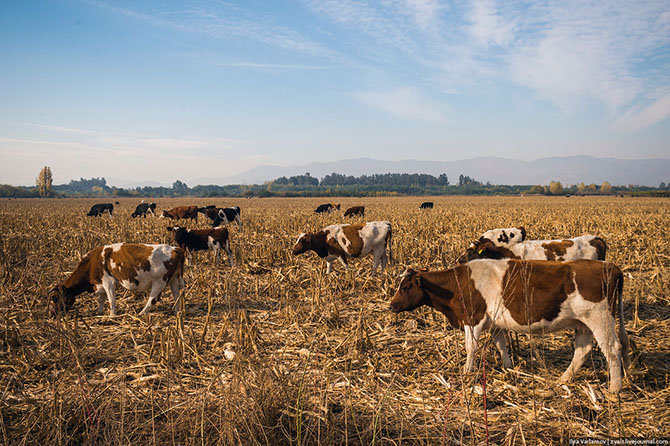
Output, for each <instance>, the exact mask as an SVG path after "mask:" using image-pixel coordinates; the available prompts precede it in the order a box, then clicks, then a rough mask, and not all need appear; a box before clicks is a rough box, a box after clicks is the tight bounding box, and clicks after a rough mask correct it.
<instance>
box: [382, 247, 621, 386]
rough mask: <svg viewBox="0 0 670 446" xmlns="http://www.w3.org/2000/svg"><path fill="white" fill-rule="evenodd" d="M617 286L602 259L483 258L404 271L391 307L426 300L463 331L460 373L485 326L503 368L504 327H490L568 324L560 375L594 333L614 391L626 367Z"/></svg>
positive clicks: (578, 359)
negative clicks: (567, 354)
mask: <svg viewBox="0 0 670 446" xmlns="http://www.w3.org/2000/svg"><path fill="white" fill-rule="evenodd" d="M622 289H623V274H622V273H621V270H620V269H619V268H618V267H617V266H615V265H613V264H611V263H608V262H600V261H594V260H575V261H572V262H546V261H538V260H489V259H484V260H475V261H472V262H469V263H467V264H465V265H458V266H456V267H454V268H451V269H448V270H446V271H431V272H427V271H425V272H424V271H421V272H415V271H414V270H412V269H408V270H406V271H405V272H404V273H403V276H402V280H401V282H400V287H399V288H398V291H397V292H396V294H395V296H394V297H393V300H392V301H391V310H392V311H393V312H395V313H398V312H401V311H410V310H413V309H415V308H418V307H420V306H422V305H428V306H430V307H433V308H435V309H436V310H438V311H440V312H442V313H443V314H444V315H445V316H446V317H447V319H449V322H450V323H451V324H452V325H453V326H454V327H456V328H460V329H463V330H464V331H465V349H466V352H467V357H466V362H465V371H466V372H469V371H472V370H473V366H474V361H475V357H474V355H475V352H476V350H477V349H478V339H479V336H480V334H481V333H482V331H483V330H485V329H491V331H492V339H493V342H494V343H495V345H496V347H497V348H498V350H499V351H500V354H501V356H502V361H503V365H504V367H511V365H512V363H511V361H510V358H509V355H508V353H507V345H506V343H505V336H504V333H503V331H502V330H496V329H507V330H513V331H517V332H524V333H529V332H530V333H534V334H543V333H550V332H554V331H558V330H564V329H568V328H572V329H574V330H575V353H574V356H573V358H572V362H571V363H570V365H569V367H568V369H567V370H566V371H565V373H563V375H562V376H561V381H569V380H570V379H571V378H572V377H573V376H574V375H575V373H576V372H577V371H578V370H579V368H580V367H581V365H582V364H583V362H584V359H585V358H586V356H587V355H588V353H589V352H590V351H591V343H592V339H593V337H595V339H596V342H597V343H598V345H599V346H600V349H601V350H602V352H603V354H604V355H605V358H606V359H607V362H608V364H609V376H610V390H611V391H612V392H617V391H619V389H620V388H621V375H622V370H621V361H622V358H623V361H624V365H625V366H628V364H629V358H628V352H629V348H630V347H629V343H628V334H627V333H626V329H625V327H624V319H623V302H622ZM616 312H618V313H619V333H618V336H617V333H616V329H615V326H616V322H615V316H613V315H614V314H615V313H616ZM622 348H623V351H622Z"/></svg>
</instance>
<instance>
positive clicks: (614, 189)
mask: <svg viewBox="0 0 670 446" xmlns="http://www.w3.org/2000/svg"><path fill="white" fill-rule="evenodd" d="M52 183H53V175H52V172H51V169H50V168H49V167H48V166H44V168H43V169H42V170H41V171H40V173H39V175H38V176H37V178H36V181H35V186H34V187H23V186H19V187H16V186H11V185H7V184H3V185H0V197H14V198H36V197H181V196H196V197H331V196H343V197H347V196H348V197H362V196H389V195H520V194H531V195H532V194H536V195H611V194H629V195H636V196H638V195H655V196H670V184H668V185H666V183H665V182H662V183H661V184H660V185H659V187H657V188H654V187H648V186H639V185H632V184H630V185H628V186H612V185H611V184H610V183H609V182H607V181H604V182H603V183H601V184H599V185H597V184H594V183H591V184H588V185H587V184H585V183H583V182H582V183H579V184H575V185H568V186H563V185H562V184H561V182H560V181H551V182H550V183H549V184H548V185H499V184H495V185H494V184H490V183H488V182H487V183H482V182H481V181H477V180H475V179H474V178H471V177H469V176H467V175H462V174H461V175H459V177H458V181H457V183H456V184H451V183H450V182H449V178H448V177H447V175H446V174H444V173H443V174H440V175H438V176H434V175H429V174H408V173H385V174H373V175H361V176H353V175H343V174H339V173H331V174H329V175H326V176H324V177H323V178H321V179H318V178H316V177H313V176H311V174H310V173H309V172H306V173H305V174H304V175H295V176H290V177H285V176H282V177H279V178H277V179H275V180H273V181H267V182H265V183H264V184H252V185H242V184H233V185H226V186H218V185H197V186H194V187H189V186H188V185H187V184H186V183H184V182H182V181H181V180H177V181H175V182H174V183H173V184H172V187H165V186H158V187H155V186H144V187H136V188H117V187H110V186H109V185H107V181H106V180H105V178H91V179H85V178H80V179H79V180H70V182H69V183H67V184H60V185H53V184H52Z"/></svg>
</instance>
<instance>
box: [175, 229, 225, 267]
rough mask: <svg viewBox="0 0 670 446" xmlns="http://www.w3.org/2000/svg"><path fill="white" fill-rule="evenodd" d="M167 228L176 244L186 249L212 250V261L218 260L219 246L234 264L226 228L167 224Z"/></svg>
mask: <svg viewBox="0 0 670 446" xmlns="http://www.w3.org/2000/svg"><path fill="white" fill-rule="evenodd" d="M167 230H168V231H169V232H172V235H174V239H175V242H177V245H178V246H179V247H180V248H182V249H184V250H186V251H188V252H192V251H214V263H216V262H218V261H219V252H220V250H221V248H223V249H224V250H225V251H226V254H228V259H229V260H230V266H235V260H234V259H233V253H232V252H231V251H230V239H229V237H228V229H227V228H221V227H217V228H211V229H186V228H182V227H179V226H168V227H167Z"/></svg>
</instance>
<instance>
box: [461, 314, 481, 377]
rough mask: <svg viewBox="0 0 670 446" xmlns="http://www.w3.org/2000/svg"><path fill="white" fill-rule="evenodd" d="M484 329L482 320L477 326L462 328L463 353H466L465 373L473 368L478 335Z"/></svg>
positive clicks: (477, 346)
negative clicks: (463, 339) (463, 335)
mask: <svg viewBox="0 0 670 446" xmlns="http://www.w3.org/2000/svg"><path fill="white" fill-rule="evenodd" d="M483 329H484V321H483V320H482V321H481V322H480V323H479V324H477V325H474V326H472V325H466V326H465V327H464V331H465V352H466V354H467V355H466V358H465V367H464V370H465V371H466V372H471V371H472V370H473V369H474V366H475V353H476V352H477V350H478V348H479V343H478V341H479V335H481V334H482V330H483Z"/></svg>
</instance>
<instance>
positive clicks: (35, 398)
mask: <svg viewBox="0 0 670 446" xmlns="http://www.w3.org/2000/svg"><path fill="white" fill-rule="evenodd" d="M422 200H423V199H422V198H361V199H341V200H331V201H333V202H338V201H339V202H341V203H342V205H343V208H346V207H347V206H350V205H357V204H363V205H365V206H366V210H367V215H366V219H367V220H389V221H391V223H392V224H393V256H394V262H393V263H392V264H391V265H390V270H389V271H388V272H387V273H385V274H381V275H377V276H373V275H371V274H370V266H371V263H372V259H371V257H368V258H366V259H363V260H354V261H353V262H352V266H353V268H352V270H351V271H350V272H349V273H346V272H345V271H344V270H343V269H342V267H341V265H339V264H334V272H333V274H331V275H330V276H326V275H325V274H324V273H325V262H323V261H322V260H321V259H319V258H318V257H316V255H315V254H314V253H309V254H306V255H303V256H300V257H297V258H294V257H293V256H292V255H291V247H292V245H293V243H294V241H295V239H296V237H297V235H298V234H299V233H300V232H302V231H304V230H316V229H319V228H321V227H323V226H325V225H327V224H330V223H334V222H342V221H343V218H342V216H341V213H338V214H333V215H329V216H318V215H314V214H313V213H312V210H313V209H314V208H315V207H316V205H317V204H319V203H322V202H327V201H329V200H328V199H219V198H217V199H211V200H203V199H188V198H185V199H174V200H168V199H161V200H157V203H158V209H159V210H160V209H165V208H167V207H172V206H173V205H179V204H201V205H204V204H210V203H212V204H217V205H225V206H233V205H239V206H240V207H241V208H242V221H243V223H244V227H243V230H242V231H239V230H238V229H237V227H235V226H232V227H231V239H232V249H233V252H234V254H235V257H236V261H237V266H236V267H234V268H231V267H230V266H228V265H227V264H225V263H224V264H218V265H215V264H213V261H212V257H211V253H196V254H195V255H194V259H193V260H194V261H193V264H192V265H191V266H190V267H188V268H187V270H186V273H185V278H186V282H187V287H186V291H185V299H186V305H185V311H184V312H183V313H180V314H179V315H178V316H176V317H175V316H173V315H172V314H170V313H169V310H170V309H171V303H172V296H171V294H170V293H169V291H168V292H166V293H165V294H164V295H163V299H162V300H161V302H160V303H159V305H158V309H157V311H156V312H155V313H153V314H151V315H150V316H149V317H146V318H138V317H137V313H138V312H139V311H140V310H141V309H142V307H143V305H144V299H145V296H143V295H141V296H135V295H132V294H130V293H127V292H125V291H124V290H121V291H119V292H118V293H117V294H118V300H117V305H118V309H119V313H120V315H118V316H116V317H110V316H107V315H105V316H96V315H95V307H96V302H95V297H94V296H93V295H90V294H84V295H82V296H80V297H79V298H78V299H77V301H76V303H75V307H74V311H73V312H71V313H70V314H68V315H67V316H66V317H64V318H58V319H54V318H50V317H48V315H47V301H46V299H45V296H46V294H47V291H48V290H49V288H50V287H51V286H53V285H54V284H55V283H56V282H62V281H63V280H64V279H65V277H66V273H67V272H69V271H72V270H73V269H74V267H75V266H76V264H77V262H78V261H79V259H80V256H81V255H82V254H84V253H86V252H87V251H88V250H90V249H92V248H94V247H95V246H97V245H100V244H104V243H110V242H118V241H125V242H146V243H159V242H169V241H170V239H169V237H168V233H167V231H166V230H165V227H166V225H167V224H169V222H168V221H166V220H164V219H157V218H151V217H149V218H147V219H142V218H140V219H135V220H132V219H130V213H131V212H132V211H133V210H134V207H135V205H136V204H137V203H138V202H139V200H136V199H122V200H121V204H120V205H119V206H116V210H115V212H116V213H115V216H114V218H112V219H110V218H109V217H108V216H104V217H101V218H91V217H89V218H87V217H86V216H85V214H86V212H87V211H88V209H89V207H90V205H91V204H93V203H94V202H96V200H84V199H81V200H79V199H77V200H75V199H72V200H67V199H63V200H10V201H7V200H4V201H1V202H0V229H1V230H2V239H1V241H0V442H1V443H3V444H7V445H17V444H26V445H34V444H42V445H52V444H54V445H55V444H132V445H145V444H159V445H162V444H184V445H191V444H193V445H196V444H197V445H209V444H223V445H229V444H231V445H232V444H243V445H247V444H261V445H276V444H287V445H288V444H291V445H292V444H295V445H301V444H309V445H313V444H322V445H337V444H365V445H368V444H378V445H381V444H384V445H401V444H402V445H410V444H420V445H433V444H437V445H439V444H464V445H479V444H486V443H487V442H489V443H490V444H518V445H553V444H564V443H565V442H566V440H567V438H569V437H584V436H608V437H617V436H628V437H646V438H649V437H660V436H666V437H667V436H670V404H669V403H670V383H669V372H670V348H669V345H670V344H669V343H668V339H670V320H669V319H670V296H669V294H668V288H669V286H670V233H669V228H670V200H668V199H632V198H615V197H604V198H581V197H571V198H565V197H556V198H551V197H532V198H531V197H490V198H484V197H476V198H466V197H455V198H432V199H431V200H433V201H435V209H433V210H428V211H420V210H419V209H418V205H419V203H420V202H421V201H422ZM104 201H110V200H104ZM520 224H523V225H525V227H526V228H527V230H528V235H529V237H531V238H557V237H570V236H577V235H582V234H597V235H600V236H602V237H604V238H605V239H606V240H607V242H608V244H609V247H610V249H609V252H608V259H609V260H611V261H613V262H615V263H616V264H618V265H619V266H620V267H621V268H622V269H623V271H624V273H625V276H626V280H627V282H626V284H625V287H624V298H625V308H626V311H625V314H626V318H627V324H626V326H627V328H628V331H629V333H630V335H631V339H632V341H633V343H634V351H635V366H634V369H632V370H631V371H630V373H629V375H628V376H627V378H626V379H625V381H624V390H623V392H622V393H621V395H620V398H618V399H616V398H615V399H612V398H608V397H606V394H605V393H603V390H604V389H605V388H606V387H607V374H606V371H605V361H604V358H603V356H602V354H601V353H600V351H598V350H597V349H596V350H594V352H593V353H592V354H591V355H590V359H589V360H587V363H586V364H585V367H584V368H583V370H582V371H581V372H580V373H579V374H578V376H577V379H576V380H575V381H574V382H573V383H571V384H569V385H567V386H564V387H561V386H560V385H559V384H558V383H557V379H558V377H559V376H560V375H561V373H563V371H564V370H565V368H566V367H567V365H568V363H569V361H570V358H571V355H572V334H571V333H569V332H565V333H558V334H556V335H548V336H545V337H542V338H538V337H534V336H533V337H531V336H526V335H519V336H517V337H515V339H514V340H515V341H516V342H517V347H516V349H515V350H516V353H515V359H514V360H515V368H514V369H512V370H508V371H503V370H502V369H501V368H500V361H499V357H498V354H497V352H496V351H495V348H493V346H492V345H488V337H486V338H485V339H484V340H485V341H486V342H487V344H486V350H485V351H486V355H485V361H484V362H482V361H480V362H479V367H478V372H476V373H472V374H467V375H464V374H463V373H462V372H461V370H462V364H463V361H464V359H465V352H464V343H463V334H462V333H461V332H459V331H458V330H453V329H450V328H448V327H447V326H446V323H445V319H444V317H443V316H442V315H441V314H439V313H437V312H435V311H434V310H432V309H429V308H422V309H420V310H417V311H414V312H411V313H403V314H400V315H398V316H396V315H394V314H392V313H391V312H390V311H389V309H388V302H389V299H390V297H391V296H392V294H393V293H394V292H395V289H396V286H397V284H398V274H399V273H401V272H402V271H403V270H404V268H405V267H406V266H414V267H422V266H428V267H430V268H431V269H436V268H446V267H448V266H450V265H451V264H452V262H453V261H454V259H455V258H456V257H457V256H458V255H459V254H460V253H461V252H462V251H463V250H464V249H465V248H466V246H467V244H468V242H469V241H470V240H472V239H473V238H474V237H475V236H476V235H477V234H479V233H481V232H483V231H484V230H486V229H490V228H495V227H508V226H517V225H520ZM187 225H188V226H190V227H193V226H199V227H205V226H206V221H205V218H204V216H201V217H200V219H199V221H198V223H197V224H191V223H187ZM222 257H223V258H225V256H222ZM232 352H235V355H234V357H233V355H231V353H232ZM228 358H232V359H228Z"/></svg>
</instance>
